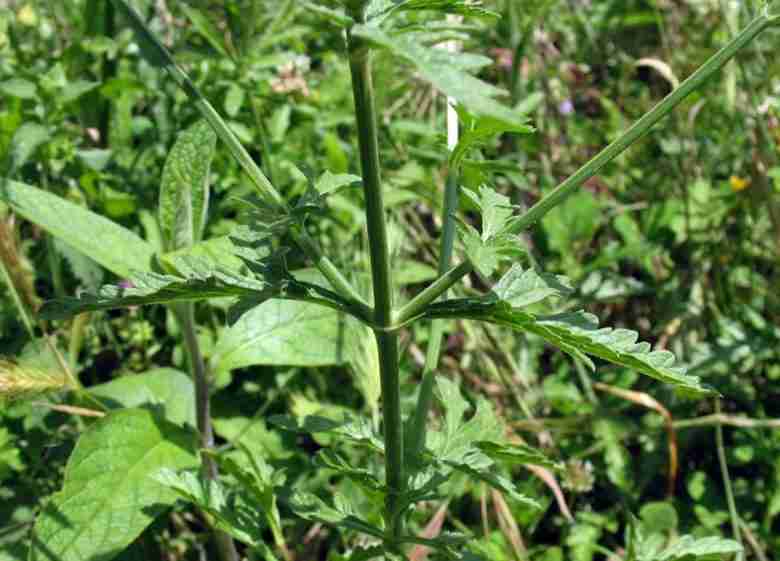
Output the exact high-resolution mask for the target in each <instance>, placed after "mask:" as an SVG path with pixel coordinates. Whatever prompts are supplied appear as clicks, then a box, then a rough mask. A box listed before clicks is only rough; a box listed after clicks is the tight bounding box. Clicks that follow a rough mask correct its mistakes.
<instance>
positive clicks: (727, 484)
mask: <svg viewBox="0 0 780 561" xmlns="http://www.w3.org/2000/svg"><path fill="white" fill-rule="evenodd" d="M715 414H716V415H720V414H721V407H720V399H715ZM715 447H716V449H717V452H718V463H719V464H720V473H721V475H722V476H723V488H724V489H725V490H726V503H727V504H728V506H729V518H731V529H732V531H733V532H734V539H735V540H737V542H738V543H739V545H742V533H741V532H740V531H739V514H737V505H736V503H735V502H734V491H733V490H732V489H731V478H730V477H729V465H728V462H726V449H725V447H724V446H723V425H722V424H721V423H718V424H716V425H715ZM744 558H745V557H744V553H742V552H740V553H737V556H736V561H742V559H744Z"/></svg>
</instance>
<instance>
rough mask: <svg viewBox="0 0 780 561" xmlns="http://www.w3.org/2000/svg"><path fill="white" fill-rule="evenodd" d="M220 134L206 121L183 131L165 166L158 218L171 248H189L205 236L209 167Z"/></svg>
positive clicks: (165, 240)
mask: <svg viewBox="0 0 780 561" xmlns="http://www.w3.org/2000/svg"><path fill="white" fill-rule="evenodd" d="M216 144H217V135H216V134H215V133H214V131H213V129H212V128H211V127H210V126H209V124H208V123H207V122H206V121H199V122H197V123H195V124H194V125H192V126H191V127H190V128H189V129H187V130H185V131H184V132H182V133H181V134H180V135H179V137H178V139H177V140H176V143H175V144H174V145H173V148H172V149H171V152H170V153H169V154H168V159H167V160H166V161H165V167H164V168H163V174H162V181H161V184H160V203H159V207H158V217H159V221H160V230H161V231H162V236H163V241H164V243H165V247H166V249H168V250H169V251H171V250H176V249H180V248H183V247H189V246H191V245H193V244H194V243H196V242H198V241H199V240H200V238H201V237H202V236H203V230H204V227H205V224H206V213H207V211H208V200H209V168H210V166H211V160H212V158H213V157H214V151H215V149H216Z"/></svg>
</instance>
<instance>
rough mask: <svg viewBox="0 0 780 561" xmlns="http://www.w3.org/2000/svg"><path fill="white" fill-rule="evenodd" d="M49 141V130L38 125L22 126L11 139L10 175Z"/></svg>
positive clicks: (26, 124)
mask: <svg viewBox="0 0 780 561" xmlns="http://www.w3.org/2000/svg"><path fill="white" fill-rule="evenodd" d="M48 140H49V130H48V129H47V128H46V127H44V126H43V125H39V124H38V123H31V122H27V123H24V124H22V126H20V127H19V128H18V129H16V132H14V135H13V137H11V151H10V155H11V161H10V170H11V171H10V173H11V174H13V173H15V172H16V170H18V169H19V168H20V167H22V166H23V165H24V164H26V163H27V161H28V160H29V159H30V158H31V157H32V156H33V154H35V151H36V150H37V149H38V147H39V146H40V145H42V144H44V143H45V142H47V141H48Z"/></svg>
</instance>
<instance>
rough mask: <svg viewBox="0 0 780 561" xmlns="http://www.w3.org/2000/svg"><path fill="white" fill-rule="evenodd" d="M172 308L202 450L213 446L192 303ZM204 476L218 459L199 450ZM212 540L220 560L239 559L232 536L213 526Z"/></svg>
mask: <svg viewBox="0 0 780 561" xmlns="http://www.w3.org/2000/svg"><path fill="white" fill-rule="evenodd" d="M173 309H174V312H175V314H176V317H177V318H178V320H179V324H180V326H181V330H182V333H183V334H184V346H185V348H186V350H187V356H188V358H189V363H190V369H191V372H192V380H193V383H194V384H195V416H196V421H197V426H198V435H199V444H200V448H201V449H202V450H205V451H207V452H210V451H212V450H214V429H213V427H212V424H211V398H210V395H209V393H210V392H209V379H208V373H207V372H206V363H205V362H204V360H203V354H202V353H201V351H200V344H199V343H198V339H197V336H196V334H195V306H194V305H193V304H192V303H187V304H181V305H178V306H175V307H174V308H173ZM200 457H201V469H202V473H203V477H205V478H206V479H209V480H216V479H218V478H219V470H218V469H217V463H216V462H215V461H214V458H213V457H212V456H211V454H208V453H205V454H204V453H201V455H200ZM213 536H214V544H215V546H216V548H217V552H218V554H219V558H220V559H221V560H222V561H238V560H239V557H238V552H237V551H236V546H235V544H234V543H233V538H231V537H230V536H229V535H228V534H226V533H225V532H223V531H221V530H216V529H215V530H213Z"/></svg>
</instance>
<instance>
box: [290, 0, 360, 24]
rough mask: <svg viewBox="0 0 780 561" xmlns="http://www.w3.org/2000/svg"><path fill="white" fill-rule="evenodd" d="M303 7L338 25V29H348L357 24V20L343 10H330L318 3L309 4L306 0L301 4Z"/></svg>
mask: <svg viewBox="0 0 780 561" xmlns="http://www.w3.org/2000/svg"><path fill="white" fill-rule="evenodd" d="M301 5H302V6H303V8H304V9H306V10H309V11H310V12H313V13H315V14H317V15H318V16H320V17H322V18H323V19H325V20H327V21H328V22H330V23H332V24H334V25H337V26H338V27H343V28H347V27H350V26H351V25H352V24H354V23H355V20H353V19H352V18H351V17H349V16H348V15H347V14H346V13H344V11H343V10H336V9H333V8H328V7H327V6H322V5H320V4H317V3H316V2H308V1H306V0H304V1H303V2H301Z"/></svg>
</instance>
